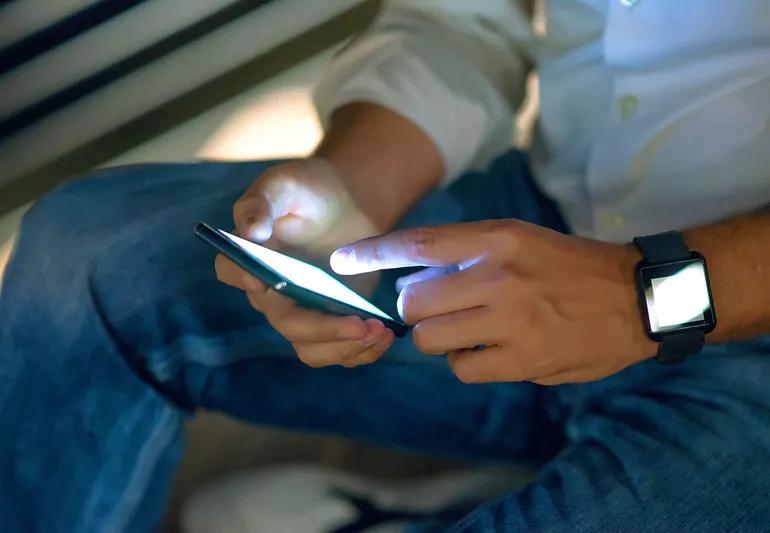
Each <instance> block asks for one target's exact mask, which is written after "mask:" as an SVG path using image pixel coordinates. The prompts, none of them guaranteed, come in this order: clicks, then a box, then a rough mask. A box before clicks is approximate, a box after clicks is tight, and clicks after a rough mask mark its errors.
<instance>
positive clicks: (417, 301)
mask: <svg viewBox="0 0 770 533" xmlns="http://www.w3.org/2000/svg"><path fill="white" fill-rule="evenodd" d="M488 292H489V291H487V290H485V283H484V280H483V278H482V277H481V272H480V271H479V270H478V269H475V268H468V269H465V270H459V271H455V272H454V273H452V274H449V275H446V276H443V277H438V278H434V279H429V280H427V281H423V282H420V283H412V284H411V285H408V286H407V287H405V288H404V289H403V290H402V291H401V292H400V293H399V295H398V300H397V301H396V308H397V309H398V313H399V314H400V315H401V318H403V319H404V321H405V322H406V323H408V324H416V323H417V322H419V321H421V320H424V319H426V318H429V317H433V316H437V315H444V314H448V313H454V312H456V311H462V310H463V309H473V308H475V307H483V306H484V305H485V304H486V303H487V302H488V301H489V299H490V298H489V294H487V293H488Z"/></svg>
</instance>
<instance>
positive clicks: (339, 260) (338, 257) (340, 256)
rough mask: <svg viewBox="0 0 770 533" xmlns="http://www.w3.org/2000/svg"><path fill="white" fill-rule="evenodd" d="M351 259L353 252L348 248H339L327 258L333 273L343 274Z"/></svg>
mask: <svg viewBox="0 0 770 533" xmlns="http://www.w3.org/2000/svg"><path fill="white" fill-rule="evenodd" d="M352 259H353V250H351V249H350V248H339V249H337V250H334V252H333V253H332V255H331V257H330V258H329V264H330V265H331V267H332V269H333V270H334V271H335V272H341V271H342V272H344V270H345V267H346V266H347V265H348V264H350V262H351V261H352Z"/></svg>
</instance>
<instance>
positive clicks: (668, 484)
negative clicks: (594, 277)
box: [454, 338, 770, 532]
mask: <svg viewBox="0 0 770 533" xmlns="http://www.w3.org/2000/svg"><path fill="white" fill-rule="evenodd" d="M769 377H770V339H768V338H763V339H758V340H755V341H752V342H745V343H737V344H731V345H723V346H711V347H708V348H707V349H706V350H705V351H704V353H703V354H701V355H698V356H697V357H696V358H694V359H692V360H690V361H688V362H687V363H686V364H685V365H683V366H681V367H673V368H672V367H661V366H658V365H657V364H656V363H655V362H647V363H644V364H641V365H638V366H636V367H632V368H630V369H628V370H626V371H624V372H622V373H620V374H618V375H616V376H614V377H611V378H608V379H606V380H603V381H600V382H597V383H594V384H588V385H573V386H563V387H560V388H559V389H558V393H559V395H560V397H561V401H562V406H563V409H564V415H565V418H564V424H565V431H566V435H567V443H566V446H565V448H564V450H563V451H562V452H561V453H560V454H559V455H558V456H557V457H555V458H554V459H553V460H552V461H550V462H549V463H548V464H546V465H545V467H544V468H543V469H542V470H541V472H540V474H539V476H538V479H537V480H536V482H534V483H533V484H532V485H530V486H529V487H527V488H525V489H524V490H523V491H521V492H519V493H517V494H514V495H511V496H508V497H505V498H503V499H501V500H500V501H498V502H495V503H493V504H490V505H488V506H486V507H483V508H481V509H479V510H478V511H476V512H475V513H473V514H472V515H470V516H468V517H467V518H466V519H465V520H464V521H463V522H461V523H460V524H458V525H456V526H455V529H454V530H457V531H470V530H473V531H489V530H497V529H506V528H508V529H513V530H531V531H574V532H582V531H586V532H591V531H650V532H657V531H681V532H711V531H713V532H722V531H735V532H757V531H770V521H768V517H770V503H768V499H767V493H768V489H770V481H769V480H768V477H767V472H768V471H770V387H768V378H769Z"/></svg>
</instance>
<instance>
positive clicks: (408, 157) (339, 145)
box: [315, 103, 444, 231]
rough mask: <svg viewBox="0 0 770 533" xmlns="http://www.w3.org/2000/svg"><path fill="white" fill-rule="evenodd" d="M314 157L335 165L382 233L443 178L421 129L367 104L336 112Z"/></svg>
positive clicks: (438, 161) (435, 154)
mask: <svg viewBox="0 0 770 533" xmlns="http://www.w3.org/2000/svg"><path fill="white" fill-rule="evenodd" d="M315 155H316V156H318V157H321V158H323V159H325V160H327V161H329V162H330V163H331V164H332V165H334V166H335V167H336V169H337V170H338V172H339V173H340V176H341V179H342V180H343V182H344V184H345V187H346V188H347V189H348V191H349V193H350V195H351V196H352V197H353V200H354V201H355V202H356V204H357V205H358V207H359V208H360V209H361V211H362V212H363V213H364V214H365V215H366V216H367V217H368V218H369V219H370V220H371V222H372V223H373V225H374V226H375V227H376V228H377V229H378V230H379V231H385V230H387V229H389V228H391V227H392V226H393V225H394V224H395V223H396V222H398V220H399V219H400V218H401V217H402V216H403V215H404V214H405V213H406V212H407V210H408V209H409V208H410V207H411V206H412V205H413V204H414V203H415V202H416V201H417V200H419V199H420V198H421V197H422V196H424V195H425V194H426V193H427V192H428V191H429V190H430V189H431V188H433V187H434V186H436V184H438V182H439V180H440V179H441V176H443V174H444V168H443V162H442V160H441V156H440V154H439V152H438V149H437V148H436V146H435V145H434V144H433V142H432V141H431V140H430V138H429V137H428V136H427V135H426V134H425V133H424V132H423V131H422V130H421V129H420V128H418V127H417V126H415V125H414V124H413V123H412V122H410V121H409V120H407V119H406V118H404V117H402V116H400V115H398V114H397V113H395V112H393V111H390V110H389V109H386V108H384V107H381V106H378V105H375V104H369V103H354V104H350V105H346V106H343V107H341V108H339V109H338V110H336V111H335V112H334V113H333V114H332V117H331V121H330V125H329V129H328V131H327V133H326V136H325V137H324V139H323V141H322V142H321V144H320V145H319V146H318V148H317V149H316V152H315Z"/></svg>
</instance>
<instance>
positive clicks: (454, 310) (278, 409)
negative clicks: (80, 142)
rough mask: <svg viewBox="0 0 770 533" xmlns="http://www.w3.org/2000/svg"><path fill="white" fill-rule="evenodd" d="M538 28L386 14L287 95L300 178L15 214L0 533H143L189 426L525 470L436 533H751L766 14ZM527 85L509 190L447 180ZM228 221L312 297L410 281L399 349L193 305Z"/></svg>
mask: <svg viewBox="0 0 770 533" xmlns="http://www.w3.org/2000/svg"><path fill="white" fill-rule="evenodd" d="M548 8H549V11H548V21H547V35H546V36H545V37H543V38H536V37H533V36H532V35H531V30H530V23H529V19H528V16H527V15H526V11H525V10H524V8H522V7H521V6H520V5H519V4H518V3H517V2H515V1H503V0H489V1H485V2H464V1H461V0H442V1H438V0H435V1H420V2H417V1H405V0H404V1H392V2H388V3H386V4H385V7H384V11H383V13H382V15H381V17H380V18H379V19H378V21H377V22H376V23H375V24H374V26H373V27H372V28H371V30H370V31H369V32H367V33H366V34H365V35H363V36H361V37H360V38H359V39H358V40H356V41H355V42H354V43H353V44H352V45H351V46H349V47H348V48H347V49H346V50H345V51H344V52H343V53H342V54H341V56H340V57H339V58H338V59H337V61H336V62H335V64H334V65H333V66H332V69H331V72H330V73H329V75H328V76H327V78H326V80H325V81H324V82H323V83H322V85H321V87H320V88H319V90H318V94H317V97H318V103H319V107H320V110H321V113H322V115H323V116H324V117H325V118H326V119H327V121H328V124H327V132H326V136H325V138H324V140H323V142H322V143H321V145H320V146H319V147H318V149H317V150H316V152H315V154H314V156H313V157H311V158H309V159H306V160H300V161H293V162H286V163H279V164H272V165H271V164H263V163H257V164H254V163H243V164H231V165H226V164H213V163H204V164H191V165H165V166H164V165H152V166H144V167H133V168H126V169H115V170H108V171H104V172H101V173H97V174H96V175H94V176H92V177H90V178H89V179H87V180H83V181H78V182H75V183H72V184H70V185H68V186H65V187H63V188H61V189H59V190H58V191H57V192H54V193H52V194H50V195H48V196H46V197H45V198H43V199H42V200H41V201H40V202H39V203H38V204H37V205H36V206H35V207H34V208H33V209H32V210H31V211H30V213H29V214H28V215H27V217H26V219H25V221H24V223H23V226H22V230H21V235H20V240H19V244H18V247H17V250H16V253H15V256H14V258H13V260H12V262H11V264H10V265H9V268H8V272H7V280H6V284H7V286H6V288H5V292H4V294H3V301H2V306H1V307H0V320H2V323H3V329H2V334H1V336H0V353H2V357H3V364H2V366H0V369H1V370H0V380H2V386H0V427H2V428H3V438H2V441H1V442H2V444H0V446H1V450H2V453H0V461H2V467H0V476H2V483H0V491H2V493H1V495H0V501H3V502H4V504H3V506H2V507H1V508H0V517H2V524H3V526H4V527H3V530H4V531H21V530H24V531H33V530H40V531H43V530H44V531H55V530H74V531H124V530H126V531H135V530H139V531H141V530H148V529H151V528H152V526H153V524H155V523H156V522H157V520H158V517H159V515H160V513H161V510H162V508H163V501H164V495H165V492H166V488H167V484H168V480H169V478H170V476H171V474H172V472H173V468H174V465H175V464H176V461H177V460H178V458H179V455H180V453H181V448H182V446H181V423H182V420H183V418H184V417H185V416H186V413H187V412H189V411H190V410H191V409H192V408H194V407H196V406H204V407H208V408H214V409H222V410H225V411H227V412H229V413H231V414H233V415H236V416H240V417H243V418H245V419H247V420H250V421H253V422H255V423H260V424H276V425H283V426H290V427H296V428H302V429H307V430H314V431H330V432H335V433H340V434H343V435H347V436H350V437H353V438H361V439H366V440H369V441H373V442H378V443H382V444H389V445H394V446H400V447H408V448H414V449H420V450H423V451H429V452H434V453H441V454H447V455H456V456H464V457H471V458H479V459H505V460H510V461H516V460H525V459H528V460H541V461H544V463H543V466H542V468H541V469H540V473H539V476H538V478H537V479H536V480H535V481H534V482H533V483H532V484H530V485H529V486H528V487H526V488H525V489H524V490H521V491H519V492H516V493H513V494H509V495H507V496H506V497H504V498H502V499H500V500H497V501H495V502H491V503H489V504H487V505H483V506H480V507H479V508H478V509H477V510H475V511H474V512H473V513H471V514H470V515H468V516H466V517H465V518H463V519H462V520H461V521H460V522H458V523H456V524H455V525H454V526H452V527H454V529H455V530H492V529H512V530H527V529H529V530H538V531H539V530H549V531H551V530H553V531H562V530H564V531H597V530H609V531H619V530H645V531H727V530H729V531H762V530H770V521H769V520H768V516H769V515H770V506H769V505H768V503H767V501H766V493H767V489H768V481H767V476H766V475H765V472H767V469H768V468H770V430H768V427H770V425H769V424H770V389H769V388H768V385H767V384H768V377H769V376H770V357H768V355H770V342H769V341H768V339H767V338H766V337H761V336H760V335H763V334H767V333H770V312H769V311H768V303H767V302H768V294H770V267H768V265H769V264H770V247H768V246H767V242H770V214H768V212H767V210H766V206H767V205H768V204H770V150H768V149H767V147H768V145H770V127H768V125H769V124H770V76H769V75H768V72H770V69H769V68H768V67H770V53H768V45H767V42H768V38H770V4H768V3H767V2H763V1H761V0H741V1H737V2H736V1H731V2H727V1H720V0H707V1H700V2H694V1H684V0H683V1H680V2H675V3H673V2H664V1H662V0H611V1H607V0H584V1H581V2H551V3H550V5H549V6H548ZM530 62H534V63H537V64H538V66H539V72H540V79H541V115H540V122H539V126H538V133H537V136H536V141H535V146H534V148H533V153H532V159H533V168H534V172H533V174H534V178H535V179H536V184H537V186H535V185H533V183H532V182H531V181H530V177H529V176H530V175H529V170H528V168H527V164H526V160H525V159H524V158H523V157H522V156H520V155H519V154H517V153H509V154H507V155H505V156H503V157H500V158H497V159H496V160H495V162H494V163H492V164H491V166H489V168H488V170H487V171H486V172H467V170H468V169H469V168H471V167H474V168H476V167H478V165H479V164H480V163H481V162H485V161H489V160H490V159H491V158H492V157H493V156H495V155H497V154H499V153H500V152H501V151H503V150H504V149H505V146H506V145H507V143H508V141H509V139H510V135H509V134H510V125H511V121H510V117H511V114H512V113H513V112H515V111H516V109H517V108H518V106H519V104H520V103H521V99H522V94H523V92H524V77H525V75H526V73H527V70H528V65H529V63H530ZM461 175H462V177H461V178H460V179H458V180H456V181H454V182H453V183H452V184H451V185H448V186H447V187H444V188H441V184H442V182H443V183H450V182H452V181H453V180H455V178H458V177H459V176H461ZM255 178H258V179H256V180H255ZM436 188H439V189H438V190H436V191H434V192H432V193H430V194H429V191H431V190H433V189H436ZM244 189H247V190H246V192H245V194H244V193H243V190H244ZM539 190H542V192H543V193H545V196H546V197H547V198H546V197H544V196H542V195H541V193H540V192H539ZM236 200H237V201H236ZM553 202H555V205H554V203H553ZM233 204H234V205H235V207H234V224H235V226H236V228H237V230H238V231H239V232H240V234H241V235H243V236H246V237H248V238H250V239H253V240H256V241H265V240H266V241H267V242H268V243H269V244H271V245H274V246H280V247H282V248H284V249H289V250H291V251H293V253H295V254H298V255H303V256H304V257H310V258H315V259H316V260H317V261H319V262H326V261H327V260H328V257H329V255H330V254H331V253H332V252H334V255H332V257H331V259H332V266H333V267H334V268H335V269H336V270H337V271H338V272H339V273H341V274H355V273H362V272H370V271H377V270H381V269H390V268H392V267H402V266H428V267H432V268H431V269H429V270H426V271H420V272H419V273H415V274H410V275H409V277H407V278H405V279H402V280H401V281H400V283H399V287H403V290H402V291H401V293H400V296H399V307H400V310H401V313H402V315H403V316H404V317H405V319H406V320H407V321H409V322H410V323H412V324H414V326H415V327H414V330H413V334H412V339H411V341H410V340H409V339H406V340H403V341H401V340H399V341H394V338H393V335H392V333H391V332H390V331H389V330H387V329H386V328H384V327H383V325H382V323H380V322H378V321H376V320H375V321H373V320H367V321H362V320H360V319H358V318H355V317H334V316H328V315H322V314H320V313H317V312H314V311H310V310H307V309H302V308H300V307H298V306H297V305H295V304H294V303H293V302H292V301H290V300H287V299H286V298H284V297H282V296H281V295H279V294H277V293H275V292H274V291H272V290H270V289H268V288H266V287H265V286H264V285H263V284H261V283H260V282H259V281H257V280H255V279H253V278H251V277H249V276H247V275H245V274H244V272H242V271H241V270H239V269H237V268H235V267H234V265H233V264H232V263H229V262H228V261H226V260H225V259H223V258H221V257H218V258H217V263H216V270H217V275H218V277H219V279H220V280H221V281H223V282H225V283H227V284H229V285H233V286H235V287H237V288H239V289H242V290H243V291H245V296H246V298H248V303H249V304H250V305H248V304H247V303H246V298H243V294H242V292H241V291H235V290H232V289H229V288H226V287H221V286H217V285H216V284H215V282H214V281H213V280H212V279H211V278H212V276H211V273H210V263H209V259H210V254H209V253H208V250H206V249H205V248H204V247H203V246H199V245H197V243H194V242H192V241H191V238H190V236H189V232H190V229H191V226H192V224H193V222H194V221H196V220H198V219H202V220H207V221H209V222H211V223H213V224H216V225H219V226H225V227H226V226H228V225H232V223H233V222H232V219H231V218H230V213H229V207H230V206H232V205H233ZM562 216H563V217H564V219H565V220H566V222H563V221H562ZM399 221H401V222H400V223H401V225H402V227H411V228H412V229H409V230H399V231H396V232H394V233H387V234H385V235H384V236H381V237H376V238H373V239H372V238H370V239H366V240H363V241H360V242H357V243H355V244H349V243H352V242H354V241H357V240H359V239H363V238H367V237H371V236H372V235H375V234H380V233H383V232H388V231H390V230H391V229H392V228H394V226H395V225H396V224H397V223H399ZM554 230H559V231H554ZM672 230H676V231H681V232H682V233H674V234H672V233H663V232H668V231H672ZM560 231H561V232H569V233H572V235H571V236H569V235H566V234H563V233H561V232H560ZM658 234H662V235H659V236H657V237H653V238H650V239H642V240H640V241H637V246H634V245H632V244H630V243H631V240H632V239H633V238H634V237H641V236H649V235H658ZM335 250H336V251H335ZM692 251H697V252H699V253H701V254H702V255H703V256H705V258H706V262H705V263H704V262H703V261H701V260H700V259H697V257H696V256H693V255H691V252H692ZM685 259H686V260H687V261H689V262H687V266H688V268H687V269H678V267H676V265H677V264H679V263H677V262H678V261H679V262H680V263H681V261H683V260H685ZM641 260H643V261H644V264H645V265H646V266H647V267H648V268H658V267H663V268H664V270H665V272H664V271H660V272H658V271H657V270H655V271H654V272H657V274H654V275H647V276H646V277H645V276H644V275H642V276H639V277H636V276H635V274H634V267H635V265H636V264H637V263H638V262H639V261H641ZM458 265H459V268H457V266H458ZM705 265H707V266H705ZM445 267H451V268H449V269H447V268H445ZM682 272H684V273H685V274H683V275H681V276H679V275H678V274H680V273H682ZM706 272H707V273H708V276H709V277H710V282H711V291H710V295H709V294H708V291H707V288H708V285H707V281H708V280H707V278H706ZM648 274H649V273H648ZM675 274H676V275H675ZM393 283H394V279H393V277H392V276H390V274H389V273H388V272H385V274H384V275H383V276H382V278H381V280H380V283H379V285H378V289H377V291H376V292H375V296H374V298H375V301H376V302H377V303H380V304H381V305H384V306H388V305H389V304H388V302H391V307H392V302H393V300H395V299H396V293H395V291H394V290H393ZM362 285H365V283H362ZM672 287H673V288H674V289H673V293H674V297H673V298H672V297H671V293H672ZM640 290H641V291H643V292H644V291H646V292H645V295H646V297H647V299H649V300H650V302H642V303H641V305H640V302H639V301H638V299H637V291H640ZM666 295H668V296H666ZM693 305H696V308H695V312H694V313H693ZM656 306H657V307H656ZM682 307H684V308H685V311H684V312H685V315H684V316H685V318H684V319H677V318H672V317H676V316H678V315H677V313H679V315H681V314H682ZM255 309H256V311H258V312H256V311H255ZM714 309H716V312H717V313H718V315H719V321H718V324H717V325H716V329H713V326H714V322H715V320H714V318H715V317H714V316H713V315H714V313H713V310H714ZM647 329H652V330H653V332H652V333H653V334H655V335H654V336H655V339H653V338H652V336H651V335H650V334H648V333H649V332H648V331H647ZM712 329H713V332H712V331H711V330H712ZM667 333H670V334H667ZM704 336H705V339H704ZM704 340H705V342H706V346H705V347H703V348H702V349H701V346H702V344H703V342H704ZM412 341H413V343H414V346H416V347H417V349H418V350H419V351H420V352H422V353H417V352H415V351H414V350H413V349H412V344H411V342H412ZM698 351H700V352H701V353H698V354H697V355H692V354H694V353H696V352H698ZM440 354H447V355H446V358H444V357H436V356H437V355H440ZM656 354H657V359H658V360H659V361H660V362H663V363H671V362H676V361H678V360H681V359H683V358H686V359H687V360H686V361H685V362H684V363H683V364H679V365H671V364H660V363H659V362H658V361H656V360H655V359H656V357H655V356H656ZM375 361H377V363H376V364H372V363H374V362H375ZM303 363H304V364H303ZM311 367H312V368H311ZM321 367H322V368H321ZM457 378H459V379H457ZM487 382H490V384H488V385H471V383H472V384H477V383H487ZM554 385H561V386H559V387H553V386H554ZM5 526H7V527H5ZM446 526H447V527H449V526H450V524H446Z"/></svg>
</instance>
